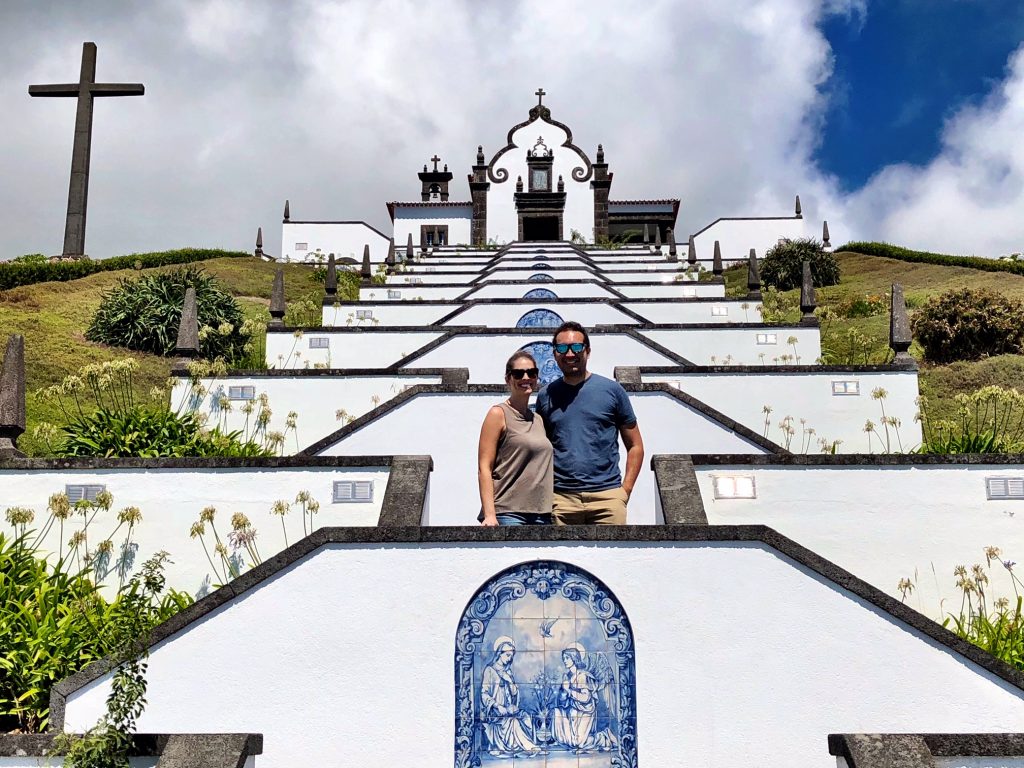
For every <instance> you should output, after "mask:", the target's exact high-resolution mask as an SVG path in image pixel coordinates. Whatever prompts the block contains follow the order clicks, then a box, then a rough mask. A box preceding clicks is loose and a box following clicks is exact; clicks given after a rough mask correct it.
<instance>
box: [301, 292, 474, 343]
mask: <svg viewBox="0 0 1024 768" xmlns="http://www.w3.org/2000/svg"><path fill="white" fill-rule="evenodd" d="M456 308H457V307H455V306H453V305H451V304H428V303H427V302H425V301H391V302H387V303H384V302H375V303H370V302H365V304H364V306H358V307H357V306H355V305H353V304H343V305H339V306H337V307H330V306H325V307H324V310H323V321H322V322H323V324H324V325H325V326H338V327H350V326H355V327H369V326H377V325H383V326H388V325H431V324H433V323H435V322H437V321H438V320H440V319H441V318H442V317H444V316H445V315H447V314H448V313H449V312H452V311H453V310H455V309H456ZM359 310H370V311H371V312H373V318H372V319H369V320H356V312H357V311H359ZM350 319H351V323H349V320H350ZM375 320H376V321H377V322H374V321H375ZM310 335H315V334H313V333H312V332H311V333H310ZM306 346H307V347H308V346H309V344H308V342H307V344H306Z"/></svg>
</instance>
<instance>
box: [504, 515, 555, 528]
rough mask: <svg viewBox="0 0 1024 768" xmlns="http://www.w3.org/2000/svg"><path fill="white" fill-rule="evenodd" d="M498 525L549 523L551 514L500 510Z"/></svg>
mask: <svg viewBox="0 0 1024 768" xmlns="http://www.w3.org/2000/svg"><path fill="white" fill-rule="evenodd" d="M497 517H498V525H551V515H550V514H544V513H541V512H502V513H500V514H498V516H497Z"/></svg>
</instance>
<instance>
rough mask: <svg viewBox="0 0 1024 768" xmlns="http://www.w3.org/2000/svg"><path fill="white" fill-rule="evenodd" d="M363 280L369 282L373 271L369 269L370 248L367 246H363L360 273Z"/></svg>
mask: <svg viewBox="0 0 1024 768" xmlns="http://www.w3.org/2000/svg"><path fill="white" fill-rule="evenodd" d="M360 274H361V276H362V278H363V280H369V279H370V278H371V277H373V269H372V268H371V267H370V246H369V244H367V245H364V246H363V269H362V271H361V272H360Z"/></svg>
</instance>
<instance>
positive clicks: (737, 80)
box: [0, 0, 1024, 258]
mask: <svg viewBox="0 0 1024 768" xmlns="http://www.w3.org/2000/svg"><path fill="white" fill-rule="evenodd" d="M86 40H90V41H94V42H96V43H97V45H98V46H99V56H98V66H97V79H98V80H99V81H101V82H142V83H144V84H145V86H146V95H145V96H144V97H141V98H139V97H133V98H121V99H103V100H99V101H98V102H97V108H96V116H95V126H94V138H93V154H92V180H91V186H90V197H89V221H88V238H87V243H86V246H87V247H86V250H87V251H88V252H89V253H90V254H91V255H93V256H97V257H102V256H108V255H115V254H121V253H129V252H133V251H142V250H154V249H163V248H171V247H180V246H185V245H199V246H211V247H212V246H222V247H229V248H240V249H246V250H248V249H251V248H252V245H253V240H254V236H255V231H256V227H257V226H260V225H262V226H263V227H264V231H265V234H266V243H265V247H266V249H267V250H268V251H269V252H271V253H277V252H279V246H280V242H279V241H280V226H279V223H280V220H281V210H282V207H283V203H284V200H285V198H290V199H291V205H292V208H291V210H292V214H293V217H295V218H301V219H363V220H366V221H368V222H369V223H371V224H373V225H375V226H378V227H386V226H388V224H389V221H388V218H387V211H386V209H385V207H384V203H385V201H387V200H395V199H398V200H414V199H417V196H418V190H419V186H418V181H417V179H416V175H415V174H416V172H417V170H418V169H419V168H420V167H421V166H422V165H423V163H424V162H425V161H426V159H427V158H428V157H430V156H431V155H432V154H434V153H435V152H437V153H438V154H440V155H441V157H442V158H443V159H444V161H445V162H447V163H448V164H449V165H450V166H451V168H452V170H453V171H454V172H455V173H456V185H455V190H456V191H455V193H454V195H455V196H457V197H460V198H464V199H468V188H467V187H466V184H465V182H464V181H463V180H464V179H465V174H466V173H468V170H469V166H470V165H471V164H472V162H473V160H474V156H475V150H476V146H477V144H483V145H484V149H485V151H486V152H487V153H488V155H489V154H490V153H492V152H494V151H495V150H497V149H498V148H500V147H501V146H502V145H503V144H504V137H505V133H506V131H507V130H508V128H509V127H511V126H512V125H513V124H515V123H517V122H519V121H521V120H523V119H525V117H526V113H527V111H528V110H529V108H530V106H531V105H532V104H534V103H535V101H536V97H535V96H533V92H534V91H535V90H536V89H537V87H538V86H543V87H544V88H545V90H546V91H547V92H548V96H547V97H546V98H545V103H546V104H548V105H549V106H550V107H551V109H552V113H553V115H554V117H555V118H556V119H559V120H561V121H563V122H565V123H567V124H568V125H569V126H570V127H571V128H572V129H573V132H574V136H575V140H576V143H577V144H578V145H580V146H581V147H583V148H584V149H585V150H586V151H587V152H589V153H591V154H592V153H593V152H594V149H595V148H596V146H597V144H598V142H602V143H603V144H604V146H605V150H606V153H607V159H608V162H609V163H610V165H611V169H612V171H613V172H614V173H615V182H614V185H613V187H612V197H613V199H614V198H618V199H623V198H634V197H680V198H681V199H682V206H681V210H680V217H679V223H678V227H677V231H679V232H691V231H696V230H697V229H699V228H700V227H702V226H704V225H705V224H706V223H708V222H709V221H711V220H713V219H714V218H716V217H718V216H744V215H748V216H749V215H786V214H788V213H789V212H790V211H791V210H792V204H793V196H794V195H795V194H797V193H799V194H800V196H801V200H802V201H803V205H804V213H805V216H806V217H807V218H809V219H812V220H814V221H820V220H821V219H823V218H824V219H828V221H829V227H830V229H831V231H832V237H833V242H836V243H838V242H840V241H845V240H848V239H883V240H888V241H890V242H896V243H899V244H902V245H906V246H908V247H913V248H925V249H931V250H938V251H943V252H953V253H980V254H985V255H999V254H1005V253H1010V252H1013V251H1021V250H1024V44H1022V43H1024V3H1021V2H1020V0H763V1H762V0H715V2H713V3H709V2H706V1H705V0H666V1H663V2H658V1H656V0H645V1H644V2H642V3H641V2H632V0H630V1H628V2H626V1H624V0H611V1H607V0H579V1H569V0H565V1H558V2H556V1H555V0H524V1H522V2H519V1H515V0H429V2H426V1H424V0H420V2H410V1H407V0H374V1H373V2H370V1H369V0H332V1H330V2H328V1H326V0H320V1H314V0H308V1H304V0H293V1H292V2H289V3H284V2H277V1H276V0H148V1H147V2H135V3H129V2H113V1H111V0H90V1H89V2H87V3H82V2H77V1H68V2H47V1H45V0H26V1H24V2H23V1H22V0H3V2H2V4H0V106H2V112H0V114H2V123H0V125H2V127H0V258H5V257H11V256H16V255H19V254H22V253H31V252H43V253H47V254H52V253H57V252H59V251H60V248H61V243H62V240H63V228H64V214H65V204H66V198H67V185H68V172H69V164H70V156H71V139H72V131H73V125H74V103H73V100H72V99H33V98H30V97H29V96H28V94H27V86H28V85H29V84H30V83H52V82H69V81H74V80H77V76H78V70H79V66H80V57H81V45H82V42H83V41H86Z"/></svg>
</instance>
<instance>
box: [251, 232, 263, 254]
mask: <svg viewBox="0 0 1024 768" xmlns="http://www.w3.org/2000/svg"><path fill="white" fill-rule="evenodd" d="M253 255H254V256H255V257H256V258H257V259H261V258H263V227H256V250H255V251H253Z"/></svg>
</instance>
